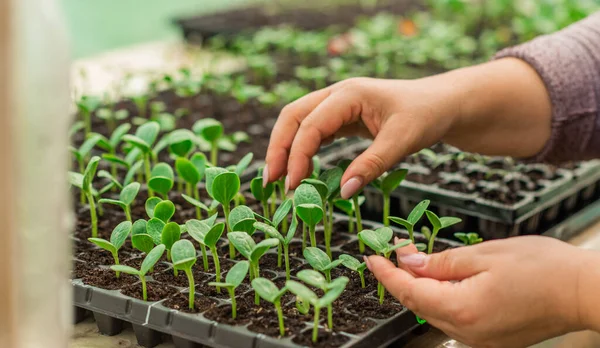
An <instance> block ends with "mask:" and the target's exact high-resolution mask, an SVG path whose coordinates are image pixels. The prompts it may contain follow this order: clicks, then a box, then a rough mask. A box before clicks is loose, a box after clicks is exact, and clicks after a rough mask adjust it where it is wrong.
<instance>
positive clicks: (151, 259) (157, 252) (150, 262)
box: [140, 244, 165, 276]
mask: <svg viewBox="0 0 600 348" xmlns="http://www.w3.org/2000/svg"><path fill="white" fill-rule="evenodd" d="M164 252H165V246H164V245H162V244H160V245H157V246H155V247H154V249H152V250H151V251H150V252H149V253H148V254H147V255H146V257H145V258H144V261H142V267H140V274H141V275H142V276H144V275H146V273H148V271H149V270H150V269H151V268H152V267H154V265H155V264H156V263H157V262H158V260H160V258H161V257H162V255H163V253H164Z"/></svg>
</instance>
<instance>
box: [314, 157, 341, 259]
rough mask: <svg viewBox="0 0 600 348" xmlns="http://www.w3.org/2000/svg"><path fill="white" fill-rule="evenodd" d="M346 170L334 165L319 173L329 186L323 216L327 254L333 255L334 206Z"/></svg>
mask: <svg viewBox="0 0 600 348" xmlns="http://www.w3.org/2000/svg"><path fill="white" fill-rule="evenodd" d="M342 175H344V171H343V170H342V168H339V167H334V168H331V169H328V170H326V171H324V172H323V173H321V175H319V180H320V181H321V182H323V183H324V184H325V186H326V187H327V194H326V195H325V197H324V200H323V202H324V204H323V207H324V210H326V212H327V213H326V214H325V215H324V216H323V226H324V227H325V250H326V252H327V255H329V257H331V233H332V231H333V206H334V201H335V200H336V199H337V197H338V196H339V194H340V181H341V180H342Z"/></svg>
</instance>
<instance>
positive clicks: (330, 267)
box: [324, 260, 342, 271]
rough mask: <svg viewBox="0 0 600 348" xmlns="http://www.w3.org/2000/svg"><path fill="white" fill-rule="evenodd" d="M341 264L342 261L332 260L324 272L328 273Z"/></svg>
mask: <svg viewBox="0 0 600 348" xmlns="http://www.w3.org/2000/svg"><path fill="white" fill-rule="evenodd" d="M341 264H342V260H334V261H332V262H331V263H330V264H328V265H327V267H325V269H324V271H329V270H332V269H334V268H336V267H337V266H339V265H341Z"/></svg>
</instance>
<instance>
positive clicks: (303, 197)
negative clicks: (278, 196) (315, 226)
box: [294, 184, 323, 210]
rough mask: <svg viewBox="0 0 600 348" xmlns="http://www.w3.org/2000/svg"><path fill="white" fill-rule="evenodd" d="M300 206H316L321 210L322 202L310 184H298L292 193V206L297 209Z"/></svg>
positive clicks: (317, 192)
mask: <svg viewBox="0 0 600 348" xmlns="http://www.w3.org/2000/svg"><path fill="white" fill-rule="evenodd" d="M302 204H313V205H317V206H319V207H320V208H321V210H322V207H321V206H322V204H323V201H322V199H321V195H320V194H319V191H317V189H316V188H315V187H314V186H313V185H311V184H300V186H298V188H296V191H295V192H294V206H295V207H298V206H299V205H302Z"/></svg>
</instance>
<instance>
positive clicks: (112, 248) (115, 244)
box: [88, 221, 131, 278]
mask: <svg viewBox="0 0 600 348" xmlns="http://www.w3.org/2000/svg"><path fill="white" fill-rule="evenodd" d="M130 231H131V222H129V221H123V222H121V223H120V224H118V225H117V227H115V229H114V230H113V231H112V233H111V234H110V241H107V240H105V239H102V238H88V240H89V241H90V242H92V243H94V244H96V245H97V246H99V247H100V248H102V249H104V250H106V251H108V252H110V253H111V254H112V257H113V259H115V265H118V264H119V249H121V247H122V246H123V244H124V243H125V240H127V237H128V236H129V232H130ZM119 275H120V273H119V272H117V278H119Z"/></svg>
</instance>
